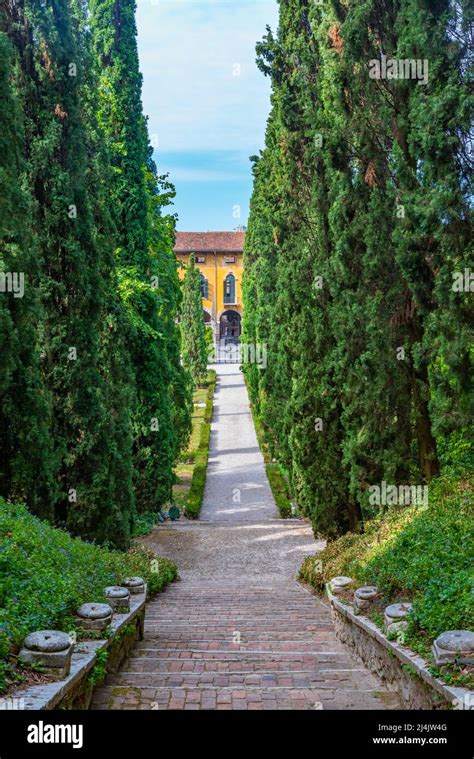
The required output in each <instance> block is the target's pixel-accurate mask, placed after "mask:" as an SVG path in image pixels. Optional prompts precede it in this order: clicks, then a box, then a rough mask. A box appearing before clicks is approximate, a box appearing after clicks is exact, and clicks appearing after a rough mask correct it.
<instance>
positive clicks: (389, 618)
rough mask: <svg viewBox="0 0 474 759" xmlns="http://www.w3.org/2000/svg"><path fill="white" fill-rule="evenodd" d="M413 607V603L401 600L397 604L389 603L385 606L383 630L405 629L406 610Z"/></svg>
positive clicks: (396, 630)
mask: <svg viewBox="0 0 474 759" xmlns="http://www.w3.org/2000/svg"><path fill="white" fill-rule="evenodd" d="M412 608H413V604H411V603H408V602H407V601H403V602H402V603H399V604H391V605H390V606H387V607H386V608H385V612H384V623H385V624H384V627H385V632H386V633H388V632H398V631H399V630H406V628H407V627H408V622H407V619H406V618H407V616H408V612H409V611H410V610H411V609H412Z"/></svg>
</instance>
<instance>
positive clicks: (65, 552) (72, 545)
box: [0, 498, 177, 692]
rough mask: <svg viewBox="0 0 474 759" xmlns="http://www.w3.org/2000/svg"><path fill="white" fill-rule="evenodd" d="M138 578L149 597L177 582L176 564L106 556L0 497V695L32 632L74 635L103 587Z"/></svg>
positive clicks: (141, 556) (15, 673) (143, 553)
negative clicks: (79, 615)
mask: <svg viewBox="0 0 474 759" xmlns="http://www.w3.org/2000/svg"><path fill="white" fill-rule="evenodd" d="M131 575H139V576H140V577H143V578H144V580H145V581H146V583H147V584H148V592H149V593H150V594H154V593H156V592H158V591H161V590H163V588H164V587H165V586H166V585H168V584H169V583H170V582H172V581H173V580H175V579H176V577H177V567H176V564H175V563H174V562H172V561H169V560H168V559H162V558H159V557H157V556H156V555H155V554H154V553H153V552H152V551H149V550H146V549H144V548H141V547H140V548H139V547H133V548H132V549H131V550H130V551H128V552H126V553H125V552H119V551H108V550H106V549H104V548H100V547H99V546H97V545H94V544H92V543H85V542H83V541H82V540H80V539H79V538H72V537H71V536H70V535H69V533H67V532H64V531H63V530H60V529H57V528H54V527H51V525H50V524H48V523H47V522H44V521H41V520H40V519H38V518H37V517H34V516H33V515H32V514H30V512H29V511H28V509H27V508H26V506H23V505H19V504H12V503H8V502H6V501H5V500H3V499H1V498H0V692H2V691H4V690H5V689H6V688H7V687H8V686H9V685H10V684H12V683H14V682H15V681H16V680H18V679H19V677H20V673H19V670H18V668H17V662H16V659H15V654H16V653H17V652H18V650H19V647H20V645H21V643H22V641H23V639H24V638H25V636H26V635H27V634H28V633H30V632H33V631H34V630H42V629H48V628H49V629H55V630H64V631H65V632H71V631H73V630H75V621H74V617H73V614H74V611H75V609H76V608H77V607H78V606H80V605H81V604H82V603H86V602H92V601H102V602H103V601H104V588H105V587H106V586H107V585H117V584H118V585H119V584H120V583H121V582H122V581H123V580H124V579H125V577H127V576H131Z"/></svg>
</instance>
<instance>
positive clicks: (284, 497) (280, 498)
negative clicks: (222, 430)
mask: <svg viewBox="0 0 474 759" xmlns="http://www.w3.org/2000/svg"><path fill="white" fill-rule="evenodd" d="M244 378H245V374H244ZM245 379H246V378H245ZM246 381H247V380H246ZM250 409H251V412H252V419H253V424H254V427H255V432H256V434H257V440H258V445H259V448H260V450H261V452H262V456H263V460H264V462H265V471H266V473H267V478H268V482H269V483H270V488H271V490H272V493H273V497H274V499H275V503H276V505H277V508H278V511H279V512H280V516H281V517H282V518H283V519H288V518H289V517H291V516H292V513H291V495H290V485H289V480H288V474H287V472H286V471H285V469H284V468H283V466H282V465H281V464H279V463H278V462H275V461H273V460H272V455H271V452H270V447H269V445H268V442H267V439H266V435H265V428H264V426H263V424H262V421H261V419H260V417H259V416H258V414H257V413H256V411H255V408H254V407H253V404H252V402H251V403H250Z"/></svg>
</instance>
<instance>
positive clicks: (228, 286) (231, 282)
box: [224, 274, 235, 303]
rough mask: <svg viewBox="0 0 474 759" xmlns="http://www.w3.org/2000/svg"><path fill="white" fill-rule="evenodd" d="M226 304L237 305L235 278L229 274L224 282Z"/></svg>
mask: <svg viewBox="0 0 474 759" xmlns="http://www.w3.org/2000/svg"><path fill="white" fill-rule="evenodd" d="M224 303H235V277H234V275H233V274H228V275H227V277H226V278H225V280H224Z"/></svg>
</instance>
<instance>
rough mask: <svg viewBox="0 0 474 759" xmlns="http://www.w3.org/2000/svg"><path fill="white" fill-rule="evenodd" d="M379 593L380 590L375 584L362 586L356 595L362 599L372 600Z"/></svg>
mask: <svg viewBox="0 0 474 759" xmlns="http://www.w3.org/2000/svg"><path fill="white" fill-rule="evenodd" d="M377 593H378V590H377V588H376V587H375V585H364V586H363V587H362V588H357V590H356V591H355V593H354V595H355V596H356V597H357V598H360V599H361V600H362V601H371V600H372V599H373V598H375V596H376V595H377Z"/></svg>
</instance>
